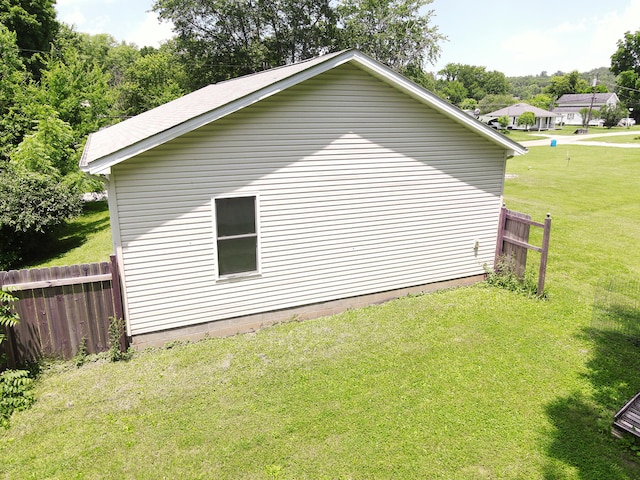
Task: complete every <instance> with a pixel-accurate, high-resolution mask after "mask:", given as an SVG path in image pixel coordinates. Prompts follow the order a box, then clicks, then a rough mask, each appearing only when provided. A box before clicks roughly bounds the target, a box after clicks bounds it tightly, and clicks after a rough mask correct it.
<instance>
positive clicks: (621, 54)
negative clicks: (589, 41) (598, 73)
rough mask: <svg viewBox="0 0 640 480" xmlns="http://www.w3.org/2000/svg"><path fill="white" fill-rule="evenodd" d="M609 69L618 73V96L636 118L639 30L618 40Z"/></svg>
mask: <svg viewBox="0 0 640 480" xmlns="http://www.w3.org/2000/svg"><path fill="white" fill-rule="evenodd" d="M611 71H612V72H613V73H615V74H616V75H618V80H617V83H618V97H620V100H621V101H622V102H623V103H624V104H626V106H627V107H629V108H633V116H634V117H635V118H638V115H639V114H640V111H639V110H640V30H638V31H637V32H635V33H631V32H626V33H625V34H624V38H622V39H621V40H618V50H616V52H615V53H614V54H613V55H612V56H611ZM618 121H619V120H618ZM605 122H606V121H605ZM616 124H617V122H616Z"/></svg>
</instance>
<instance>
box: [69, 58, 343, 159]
mask: <svg viewBox="0 0 640 480" xmlns="http://www.w3.org/2000/svg"><path fill="white" fill-rule="evenodd" d="M340 53H341V52H338V53H334V54H329V55H325V56H322V57H316V58H313V59H311V60H308V61H304V62H299V63H295V64H292V65H288V66H285V67H280V68H273V69H270V70H266V71H264V72H260V73H255V74H252V75H246V76H244V77H239V78H236V79H233V80H228V81H225V82H220V83H216V84H213V85H208V86H206V87H203V88H201V89H199V90H196V91H195V92H192V93H189V94H187V95H184V96H183V97H180V98H177V99H175V100H173V101H171V102H168V103H165V104H164V105H160V106H159V107H156V108H154V109H152V110H148V111H146V112H144V113H141V114H140V115H137V116H135V117H132V118H129V119H127V120H124V121H122V122H120V123H117V124H115V125H112V126H111V127H108V128H105V129H103V130H99V131H97V132H95V133H92V134H91V135H89V138H88V140H87V145H86V146H85V149H84V152H83V154H82V159H81V160H80V166H81V167H83V166H87V165H88V164H89V163H91V162H92V161H93V160H96V159H98V158H101V157H103V156H105V155H108V154H112V153H113V152H116V151H119V150H122V149H123V148H125V147H129V146H131V145H134V144H136V143H137V142H140V141H142V140H145V139H147V138H149V137H151V136H153V135H157V134H158V133H161V132H164V131H165V130H168V129H170V128H173V127H176V126H178V125H180V124H182V123H184V122H186V121H188V120H192V119H194V118H196V117H198V116H200V115H203V114H205V113H208V112H210V111H212V110H215V109H217V108H219V107H221V106H223V105H226V104H229V103H231V102H233V101H235V100H238V99H240V98H242V97H244V96H246V95H248V94H250V93H253V92H255V91H257V90H260V89H262V88H264V87H267V86H269V85H272V84H274V83H276V82H278V81H280V80H282V79H284V78H288V77H290V76H291V75H294V74H296V73H299V72H302V71H304V70H306V69H308V68H311V67H313V66H314V65H317V64H318V63H321V62H323V61H327V60H328V59H330V58H332V57H334V56H336V55H339V54H340Z"/></svg>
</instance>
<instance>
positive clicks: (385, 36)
mask: <svg viewBox="0 0 640 480" xmlns="http://www.w3.org/2000/svg"><path fill="white" fill-rule="evenodd" d="M432 2H433V0H342V1H341V2H339V3H338V6H337V12H338V16H339V26H340V29H341V34H340V35H341V45H342V48H357V49H359V50H361V51H363V52H364V53H366V54H368V55H370V56H372V57H373V58H375V59H376V60H378V61H380V62H382V63H384V64H385V65H388V66H389V67H391V68H393V69H395V70H398V71H401V70H402V69H404V68H407V67H408V66H410V65H412V64H415V65H417V66H419V67H421V68H424V67H425V66H426V64H427V63H430V64H431V63H434V62H435V60H437V58H438V57H439V55H440V46H439V43H440V42H441V41H442V40H444V39H445V37H444V36H443V35H442V34H440V33H439V32H438V27H436V26H434V25H433V24H432V17H433V10H427V9H426V7H427V5H429V4H431V3H432Z"/></svg>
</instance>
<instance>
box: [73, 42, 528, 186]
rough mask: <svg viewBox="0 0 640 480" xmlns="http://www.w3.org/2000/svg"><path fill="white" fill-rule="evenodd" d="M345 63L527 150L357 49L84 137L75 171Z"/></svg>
mask: <svg viewBox="0 0 640 480" xmlns="http://www.w3.org/2000/svg"><path fill="white" fill-rule="evenodd" d="M345 63H351V64H353V65H355V66H357V67H358V68H360V69H362V70H364V71H367V72H368V73H370V74H372V75H374V76H376V77H377V78H379V79H381V80H382V81H384V82H386V83H388V84H390V85H391V86H394V87H395V88H397V89H398V90H400V91H402V92H404V93H406V94H408V95H410V96H412V97H413V98H415V99H416V100H418V101H420V102H422V103H424V104H426V105H428V106H430V107H431V108H433V109H435V110H437V111H439V112H440V113H442V114H444V115H446V116H447V117H449V118H451V119H453V120H455V121H457V122H458V123H460V124H462V125H464V126H465V127H467V128H469V129H470V130H472V131H474V132H476V133H477V134H479V135H480V136H482V137H484V138H486V139H487V140H489V141H491V142H493V143H495V144H497V145H499V146H501V147H502V148H504V149H505V150H506V151H507V152H508V154H509V155H518V154H524V153H526V152H527V149H526V148H525V147H523V146H522V145H520V144H518V143H516V142H514V141H513V140H511V139H509V138H507V137H505V136H504V135H502V134H500V133H498V132H496V131H495V130H493V129H492V128H490V127H488V126H487V125H485V124H483V123H482V122H479V121H478V120H476V119H475V118H473V117H471V116H469V115H467V114H466V113H464V112H463V111H462V110H460V109H458V108H457V107H455V106H453V105H451V104H449V103H448V102H446V101H445V100H442V99H441V98H439V97H438V96H436V95H434V94H433V93H431V92H429V91H427V90H425V89H424V88H422V87H420V86H419V85H417V84H415V83H414V82H412V81H410V80H408V79H407V78H405V77H403V76H402V75H399V74H398V73H396V72H394V71H393V70H391V69H390V68H388V67H386V66H384V65H382V64H381V63H379V62H377V61H375V60H373V59H372V58H370V57H368V56H366V55H364V54H363V53H361V52H359V51H357V50H345V51H342V52H336V53H331V54H328V55H323V56H321V57H316V58H313V59H310V60H306V61H303V62H299V63H294V64H292V65H287V66H284V67H279V68H273V69H270V70H266V71H264V72H260V73H255V74H253V75H247V76H244V77H239V78H236V79H233V80H228V81H225V82H220V83H216V84H213V85H208V86H206V87H203V88H201V89H200V90H196V91H195V92H192V93H189V94H187V95H184V96H183V97H180V98H177V99H176V100H173V101H171V102H168V103H166V104H164V105H161V106H159V107H156V108H154V109H152V110H149V111H147V112H144V113H142V114H140V115H137V116H135V117H132V118H129V119H127V120H124V121H122V122H120V123H117V124H115V125H113V126H111V127H108V128H105V129H103V130H99V131H97V132H95V133H92V134H90V135H89V138H88V139H87V143H86V145H85V148H84V151H83V153H82V158H81V160H80V168H81V169H82V170H83V171H85V172H89V173H92V174H106V173H109V171H110V168H111V166H113V165H116V164H118V163H120V162H122V161H124V160H126V159H128V158H131V157H134V156H136V155H139V154H141V153H143V152H145V151H147V150H150V149H152V148H154V147H156V146H158V145H161V144H163V143H165V142H167V141H169V140H172V139H174V138H177V137H179V136H181V135H184V134H186V133H188V132H190V131H193V130H195V129H197V128H200V127H202V126H204V125H206V124H208V123H211V122H213V121H215V120H218V119H220V118H222V117H224V116H226V115H229V114H231V113H233V112H236V111H238V110H240V109H242V108H245V107H247V106H249V105H252V104H253V103H256V102H259V101H260V100H262V99H264V98H266V97H269V96H271V95H274V94H276V93H278V92H280V91H282V90H285V89H287V88H290V87H292V86H294V85H297V84H298V83H301V82H303V81H305V80H307V79H309V78H312V77H315V76H317V75H319V74H321V73H323V72H326V71H328V70H330V69H332V68H335V67H338V66H340V65H343V64H345Z"/></svg>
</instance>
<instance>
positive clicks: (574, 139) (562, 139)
mask: <svg viewBox="0 0 640 480" xmlns="http://www.w3.org/2000/svg"><path fill="white" fill-rule="evenodd" d="M535 135H536V136H540V137H544V138H543V139H540V140H527V141H525V142H520V145H522V146H524V147H542V146H545V145H547V146H549V145H551V140H555V141H556V144H557V145H567V144H569V143H577V144H578V145H589V146H596V147H617V148H640V143H607V142H606V140H602V137H610V136H611V137H617V136H621V135H636V136H640V132H639V131H638V130H630V131H628V132H610V133H593V134H588V135H553V134H548V133H536V134H535ZM591 138H599V139H600V140H598V141H592V140H589V139H591Z"/></svg>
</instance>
